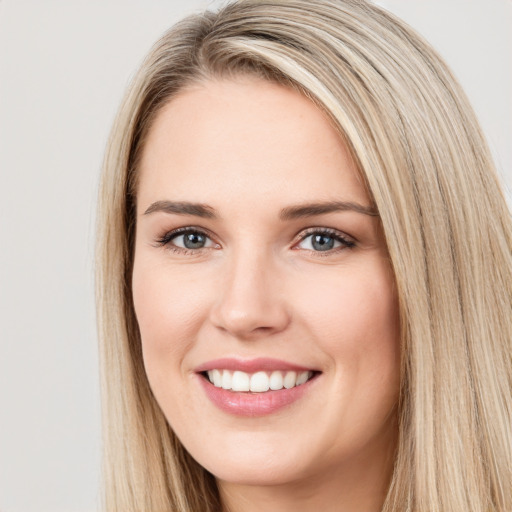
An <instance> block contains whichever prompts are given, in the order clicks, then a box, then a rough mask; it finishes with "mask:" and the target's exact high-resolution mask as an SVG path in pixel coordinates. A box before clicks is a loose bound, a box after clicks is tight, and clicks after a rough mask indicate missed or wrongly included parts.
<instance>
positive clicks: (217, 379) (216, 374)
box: [208, 370, 222, 388]
mask: <svg viewBox="0 0 512 512" xmlns="http://www.w3.org/2000/svg"><path fill="white" fill-rule="evenodd" d="M208 375H210V372H208ZM212 377H213V385H214V386H216V387H218V388H221V387H222V374H221V373H220V371H219V370H212ZM210 380H211V379H210Z"/></svg>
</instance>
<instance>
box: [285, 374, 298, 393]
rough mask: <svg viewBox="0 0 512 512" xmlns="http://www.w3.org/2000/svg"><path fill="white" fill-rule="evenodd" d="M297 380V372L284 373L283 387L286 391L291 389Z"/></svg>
mask: <svg viewBox="0 0 512 512" xmlns="http://www.w3.org/2000/svg"><path fill="white" fill-rule="evenodd" d="M296 380H297V372H286V375H285V376H284V382H283V383H284V387H285V388H286V389H290V388H293V387H294V386H295V382H296Z"/></svg>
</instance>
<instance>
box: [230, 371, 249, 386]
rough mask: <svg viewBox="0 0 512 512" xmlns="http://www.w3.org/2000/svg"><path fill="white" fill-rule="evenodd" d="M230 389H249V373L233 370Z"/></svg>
mask: <svg viewBox="0 0 512 512" xmlns="http://www.w3.org/2000/svg"><path fill="white" fill-rule="evenodd" d="M231 389H232V390H233V391H249V374H248V373H245V372H239V371H236V372H233V380H232V381H231Z"/></svg>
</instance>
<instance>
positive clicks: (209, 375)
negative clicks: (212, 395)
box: [206, 370, 213, 384]
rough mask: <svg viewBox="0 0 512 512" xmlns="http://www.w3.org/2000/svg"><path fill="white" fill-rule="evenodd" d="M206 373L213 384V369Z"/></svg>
mask: <svg viewBox="0 0 512 512" xmlns="http://www.w3.org/2000/svg"><path fill="white" fill-rule="evenodd" d="M206 374H207V375H208V380H209V381H210V382H211V383H212V384H213V371H212V370H209V371H207V372H206Z"/></svg>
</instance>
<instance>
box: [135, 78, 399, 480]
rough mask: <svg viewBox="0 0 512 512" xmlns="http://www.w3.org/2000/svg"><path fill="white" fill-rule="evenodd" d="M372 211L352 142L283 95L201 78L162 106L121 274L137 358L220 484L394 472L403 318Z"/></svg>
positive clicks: (255, 84)
mask: <svg viewBox="0 0 512 512" xmlns="http://www.w3.org/2000/svg"><path fill="white" fill-rule="evenodd" d="M372 213H374V212H373V211H372V208H371V204H370V199H369V197H368V195H367V193H366V191H365V188H364V186H363V184H362V183H361V179H360V178H359V176H358V173H357V172H356V166H355V164H354V162H353V160H352V159H351V157H350V155H349V153H348V151H347V148H346V146H345V145H344V143H343V142H342V140H341V139H340V137H339V136H338V135H337V133H336V131H335V130H334V129H333V128H332V127H331V125H330V123H329V122H328V121H327V120H326V117H325V116H324V115H323V114H322V113H321V112H320V110H319V109H318V108H317V107H316V106H315V105H314V104H313V103H312V102H311V101H309V100H308V99H306V98H304V97H303V96H301V95H300V94H299V93H297V92H295V91H293V90H291V89H288V88H285V87H283V86H280V85H275V84H271V83H268V82H265V81H261V80H259V79H255V78H239V79H236V80H229V81H228V80H218V81H210V82H206V83H204V84H200V85H197V86H195V87H194V88H190V89H188V90H185V91H182V92H181V93H180V94H179V95H178V96H177V97H175V98H174V99H173V100H172V101H170V103H168V104H167V105H166V106H165V108H163V109H162V110H161V112H160V113H159V115H158V116H157V118H156V120H155V122H154V124H153V126H152V128H151V130H150V132H149V136H148V138H147V141H146V143H145V148H144V151H143V155H142V160H141V165H140V182H139V189H138V195H137V235H136V246H135V262H134V269H133V299H134V304H135V311H136V315H137V319H138V323H139V327H140V333H141V338H142V349H143V355H144V364H145V368H146V372H147V376H148V379H149V382H150V385H151V388H152V390H153V393H154V395H155V397H156V400H157V401H158V403H159V405H160V407H161V408H162V411H163V413H164V414H165V416H166V418H167V420H168V422H169V423H170V425H171V427H172V429H173V430H174V431H175V432H176V434H177V436H178V437H179V439H180V440H181V442H182V443H183V445H184V446H185V447H186V448H187V450H188V451H189V452H190V453H191V455H192V456H193V457H194V458H195V459H196V460H197V461H198V462H199V463H200V464H201V465H202V466H204V467H205V468H206V469H208V470H209V471H210V472H212V473H213V474H214V475H215V476H216V477H217V478H218V479H219V481H220V482H237V483H240V484H249V485H266V484H272V485H275V484H279V483H286V482H299V481H301V480H303V479H306V478H311V477H315V476H319V477H322V476H325V475H333V474H336V473H337V472H339V471H345V472H346V473H347V472H350V474H351V475H353V477H354V478H357V475H359V474H361V475H362V474H366V472H371V471H375V472H381V473H382V471H383V468H389V464H388V463H389V460H390V453H392V451H393V448H394V443H395V436H396V426H395V414H394V410H395V409H394V408H395V405H396V402H397V397H398V388H399V332H398V313H397V298H396V295H395V290H394V281H393V275H392V272H391V269H390V265H389V261H388V257H387V253H386V248H385V242H384V239H383V235H382V233H381V231H380V229H379V221H378V217H376V216H374V215H372ZM208 374H209V375H208ZM209 379H211V380H213V381H214V382H213V383H212V382H210V380H209ZM306 379H307V381H306ZM304 381H306V382H304ZM224 388H226V389H224ZM269 388H270V389H269ZM251 390H252V391H251Z"/></svg>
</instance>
